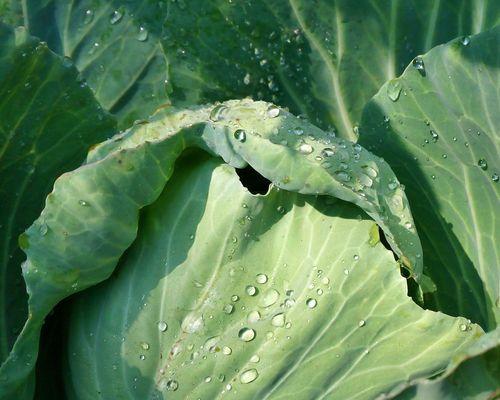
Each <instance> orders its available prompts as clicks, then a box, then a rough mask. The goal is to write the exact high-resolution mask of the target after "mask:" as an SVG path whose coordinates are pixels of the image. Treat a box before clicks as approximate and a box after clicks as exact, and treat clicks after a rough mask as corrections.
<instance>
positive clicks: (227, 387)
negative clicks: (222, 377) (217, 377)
mask: <svg viewBox="0 0 500 400" xmlns="http://www.w3.org/2000/svg"><path fill="white" fill-rule="evenodd" d="M232 388H233V386H232V385H231V384H230V383H228V384H227V385H226V390H227V391H228V392H229V391H230V390H231V389H232Z"/></svg>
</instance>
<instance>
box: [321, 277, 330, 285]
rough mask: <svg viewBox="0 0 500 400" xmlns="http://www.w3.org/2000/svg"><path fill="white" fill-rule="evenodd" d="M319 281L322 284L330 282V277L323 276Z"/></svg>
mask: <svg viewBox="0 0 500 400" xmlns="http://www.w3.org/2000/svg"><path fill="white" fill-rule="evenodd" d="M321 283H322V284H323V285H328V284H329V283H330V279H329V278H328V277H326V276H325V277H324V278H323V279H321Z"/></svg>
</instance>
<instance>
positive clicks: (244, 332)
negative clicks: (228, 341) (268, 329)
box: [238, 328, 255, 342]
mask: <svg viewBox="0 0 500 400" xmlns="http://www.w3.org/2000/svg"><path fill="white" fill-rule="evenodd" d="M238 337H239V338H240V339H241V340H243V341H244V342H250V341H251V340H253V339H254V338H255V331H254V330H253V329H251V328H241V329H240V331H239V332H238Z"/></svg>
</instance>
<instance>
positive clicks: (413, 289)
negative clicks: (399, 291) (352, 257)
mask: <svg viewBox="0 0 500 400" xmlns="http://www.w3.org/2000/svg"><path fill="white" fill-rule="evenodd" d="M378 232H379V237H380V243H382V244H383V245H384V247H385V248H386V249H387V250H389V251H390V252H391V253H392V255H393V256H394V260H396V261H398V260H399V258H398V256H397V255H396V253H394V252H393V251H392V249H391V246H390V245H389V242H388V241H387V239H386V237H385V234H384V231H383V230H382V229H381V228H380V227H379V228H378ZM399 272H400V273H401V276H402V277H403V278H405V279H406V284H407V288H408V289H407V294H408V296H410V297H411V298H412V299H413V301H415V303H417V304H421V302H420V301H419V300H418V298H419V296H418V284H417V282H415V279H413V278H411V277H410V271H408V270H407V269H406V268H403V267H401V268H399Z"/></svg>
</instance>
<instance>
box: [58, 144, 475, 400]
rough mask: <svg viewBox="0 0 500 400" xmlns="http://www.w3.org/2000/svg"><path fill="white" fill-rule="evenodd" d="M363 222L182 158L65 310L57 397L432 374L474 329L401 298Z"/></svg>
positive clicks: (361, 385)
mask: <svg viewBox="0 0 500 400" xmlns="http://www.w3.org/2000/svg"><path fill="white" fill-rule="evenodd" d="M374 225H375V224H374V222H373V221H372V220H369V219H368V218H366V217H361V216H360V215H359V209H358V208H357V207H354V206H353V205H351V204H348V203H346V202H342V201H335V200H333V201H332V198H330V197H327V196H313V195H300V194H295V193H290V192H287V191H284V190H278V189H277V188H276V187H274V186H273V187H272V188H271V189H270V190H269V192H268V193H267V194H266V195H260V196H255V195H251V194H250V193H249V192H248V191H247V190H246V189H245V188H244V187H243V186H242V185H241V183H240V181H239V179H238V176H237V174H236V173H235V171H234V169H233V168H232V167H230V166H228V165H226V164H221V161H220V160H214V159H212V158H207V155H204V154H201V153H196V152H195V153H191V154H186V156H185V157H184V158H183V159H181V160H179V162H178V163H177V164H176V169H175V171H174V173H173V176H172V178H171V180H170V181H169V182H168V183H167V185H166V186H165V188H164V190H163V193H162V194H161V195H160V197H159V198H158V199H157V200H156V201H155V203H154V204H153V205H151V206H150V207H147V208H146V209H144V210H143V212H142V213H141V218H140V222H139V229H138V238H137V240H136V241H135V242H134V244H133V245H132V247H131V248H130V249H129V250H128V251H127V253H126V254H125V255H124V257H123V258H122V259H121V262H120V264H119V266H118V269H117V273H116V274H114V275H113V276H112V277H111V278H110V279H109V280H108V281H106V282H105V283H104V284H102V285H99V286H98V287H96V288H95V289H91V290H89V291H86V292H84V293H82V295H81V296H80V297H79V298H78V299H77V300H76V301H75V302H74V303H73V305H72V307H71V311H70V315H71V317H70V322H69V326H70V331H69V341H68V344H67V348H66V358H67V365H66V366H65V367H64V371H65V379H66V387H67V395H68V399H78V400H86V399H89V400H90V399H94V398H96V396H98V395H100V396H101V397H102V398H110V399H114V398H128V397H131V398H137V399H142V398H148V399H176V398H178V399H185V398H190V399H191V398H194V399H196V398H209V399H223V398H235V399H283V398H291V397H296V398H300V399H312V398H318V399H373V398H376V397H377V396H379V395H383V394H384V393H386V392H388V391H391V390H392V389H394V388H398V387H399V386H403V387H404V386H405V385H406V384H407V382H409V381H412V380H414V379H417V378H419V377H428V376H430V375H432V374H433V373H434V372H437V371H439V370H440V369H441V368H442V367H443V366H445V365H446V364H447V362H448V359H449V358H450V356H451V355H452V354H455V353H456V352H460V351H461V349H465V348H467V347H468V344H469V343H472V342H473V341H474V340H475V339H474V338H475V337H476V335H478V334H479V331H478V330H477V329H478V327H477V326H475V325H472V324H470V323H468V322H467V321H466V320H464V319H454V318H451V317H448V316H445V315H443V314H440V313H435V312H431V311H424V310H422V309H421V308H420V307H418V306H417V305H416V304H415V303H413V302H412V301H411V299H410V298H409V297H407V295H406V283H405V280H404V278H402V277H401V276H400V274H399V271H398V268H397V264H396V263H395V262H394V259H393V256H392V254H391V252H389V251H387V250H386V249H385V248H384V247H383V246H382V244H381V243H378V244H375V245H373V243H372V242H371V234H370V232H371V231H372V227H373V226H374Z"/></svg>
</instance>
